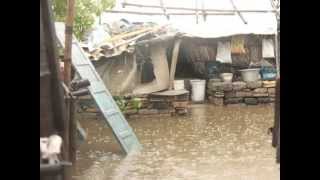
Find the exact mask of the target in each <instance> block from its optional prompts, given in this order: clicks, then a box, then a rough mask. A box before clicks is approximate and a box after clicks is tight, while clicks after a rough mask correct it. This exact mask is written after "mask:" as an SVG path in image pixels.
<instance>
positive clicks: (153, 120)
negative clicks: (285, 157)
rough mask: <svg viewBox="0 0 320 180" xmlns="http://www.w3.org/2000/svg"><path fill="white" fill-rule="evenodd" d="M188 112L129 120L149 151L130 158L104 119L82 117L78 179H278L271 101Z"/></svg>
mask: <svg viewBox="0 0 320 180" xmlns="http://www.w3.org/2000/svg"><path fill="white" fill-rule="evenodd" d="M190 112H191V113H190V115H188V116H174V117H159V116H156V117H143V118H138V117H135V118H129V119H128V122H129V124H130V125H131V127H132V128H133V129H134V132H135V133H136V135H137V137H138V139H139V141H140V143H141V144H142V146H143V150H142V151H141V152H140V153H137V154H132V155H129V156H125V155H124V154H123V153H122V152H121V149H120V146H119V145H118V144H117V142H116V140H115V139H114V137H113V135H112V132H111V130H110V129H109V127H108V126H106V125H105V122H104V121H103V119H102V118H101V117H100V118H95V117H87V116H82V117H81V118H80V122H81V124H82V126H83V128H84V129H85V130H86V131H87V133H88V139H87V141H86V142H84V143H83V144H82V145H81V146H80V147H79V150H78V152H77V162H76V164H75V166H74V167H73V179H74V180H127V179H130V180H136V179H137V180H140V179H142V180H175V179H181V180H189V179H190V180H211V179H214V180H278V179H280V167H279V165H277V164H276V163H275V153H276V152H275V149H274V148H273V147H272V146H271V139H272V136H271V135H269V134H268V128H269V127H271V126H272V125H273V117H274V114H273V113H274V109H273V106H271V105H259V106H244V107H242V106H230V107H228V106H227V107H217V106H213V105H205V104H201V105H192V106H191V108H190Z"/></svg>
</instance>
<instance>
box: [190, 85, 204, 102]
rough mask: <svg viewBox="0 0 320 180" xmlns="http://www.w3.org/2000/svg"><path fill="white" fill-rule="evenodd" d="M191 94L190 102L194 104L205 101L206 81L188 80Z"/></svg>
mask: <svg viewBox="0 0 320 180" xmlns="http://www.w3.org/2000/svg"><path fill="white" fill-rule="evenodd" d="M190 83H191V87H192V93H191V100H192V101H194V102H201V101H204V99H205V92H206V80H190Z"/></svg>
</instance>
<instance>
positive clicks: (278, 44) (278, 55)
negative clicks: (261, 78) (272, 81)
mask: <svg viewBox="0 0 320 180" xmlns="http://www.w3.org/2000/svg"><path fill="white" fill-rule="evenodd" d="M277 21H279V20H277ZM279 24H280V23H279V22H277V33H276V35H275V52H276V68H277V78H280V41H279V33H280V30H279Z"/></svg>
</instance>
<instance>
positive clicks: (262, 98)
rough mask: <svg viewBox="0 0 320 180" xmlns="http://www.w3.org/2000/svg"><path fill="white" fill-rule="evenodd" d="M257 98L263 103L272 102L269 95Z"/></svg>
mask: <svg viewBox="0 0 320 180" xmlns="http://www.w3.org/2000/svg"><path fill="white" fill-rule="evenodd" d="M257 99H258V102H259V103H261V104H264V103H270V102H271V100H270V98H269V97H259V98H257Z"/></svg>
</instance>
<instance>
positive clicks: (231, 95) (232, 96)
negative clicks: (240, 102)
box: [224, 91, 236, 98]
mask: <svg viewBox="0 0 320 180" xmlns="http://www.w3.org/2000/svg"><path fill="white" fill-rule="evenodd" d="M224 97H226V98H235V97H236V92H235V91H229V92H225V93H224Z"/></svg>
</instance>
